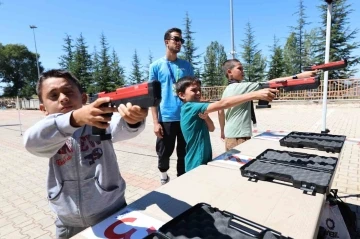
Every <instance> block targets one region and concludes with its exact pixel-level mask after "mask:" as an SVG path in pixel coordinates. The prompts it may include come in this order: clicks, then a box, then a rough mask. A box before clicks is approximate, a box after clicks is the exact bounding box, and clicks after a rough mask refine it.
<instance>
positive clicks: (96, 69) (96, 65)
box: [88, 46, 100, 93]
mask: <svg viewBox="0 0 360 239" xmlns="http://www.w3.org/2000/svg"><path fill="white" fill-rule="evenodd" d="M99 58H100V57H99V53H98V52H97V50H96V46H95V47H94V52H93V54H92V66H91V78H92V80H91V85H90V86H89V89H88V92H89V93H96V92H98V91H99V90H100V89H99V86H98V84H97V83H98V82H99V81H100V80H99V79H100V60H99Z"/></svg>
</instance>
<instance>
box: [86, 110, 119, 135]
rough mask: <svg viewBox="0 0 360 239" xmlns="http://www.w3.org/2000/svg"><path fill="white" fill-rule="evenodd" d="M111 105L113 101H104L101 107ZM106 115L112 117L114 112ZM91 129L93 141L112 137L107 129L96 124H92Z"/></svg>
mask: <svg viewBox="0 0 360 239" xmlns="http://www.w3.org/2000/svg"><path fill="white" fill-rule="evenodd" d="M109 105H111V103H104V104H102V105H101V106H100V107H107V106H109ZM105 115H106V116H109V117H111V116H112V115H113V114H112V113H108V114H105ZM91 130H92V133H91V135H90V140H92V141H103V140H109V139H111V134H107V133H106V129H100V128H97V127H95V126H92V129H91Z"/></svg>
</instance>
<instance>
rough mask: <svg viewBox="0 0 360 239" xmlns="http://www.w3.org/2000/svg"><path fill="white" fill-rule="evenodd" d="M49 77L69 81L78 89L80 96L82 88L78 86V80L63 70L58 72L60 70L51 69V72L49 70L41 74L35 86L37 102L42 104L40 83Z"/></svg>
mask: <svg viewBox="0 0 360 239" xmlns="http://www.w3.org/2000/svg"><path fill="white" fill-rule="evenodd" d="M51 77H56V78H64V79H66V80H67V81H71V82H72V83H74V84H75V85H76V87H77V88H78V89H79V91H80V93H81V94H82V93H83V92H84V91H83V88H82V87H81V85H80V82H79V80H78V79H76V77H75V76H74V75H73V74H71V73H70V72H69V71H65V70H60V69H53V70H49V71H45V72H43V73H42V74H41V76H40V78H39V80H38V82H37V85H36V93H37V95H38V97H39V101H40V102H41V103H42V102H43V100H42V96H41V89H42V83H43V82H44V81H45V80H46V79H48V78H51Z"/></svg>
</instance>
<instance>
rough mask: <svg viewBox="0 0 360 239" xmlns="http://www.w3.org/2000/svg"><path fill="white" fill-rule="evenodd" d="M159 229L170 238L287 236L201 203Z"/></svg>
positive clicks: (244, 238) (274, 237)
mask: <svg viewBox="0 0 360 239" xmlns="http://www.w3.org/2000/svg"><path fill="white" fill-rule="evenodd" d="M159 231H160V232H161V233H162V234H164V235H166V236H167V237H168V238H176V239H187V238H192V239H195V238H202V239H230V238H236V239H250V238H251V239H253V238H262V239H280V238H281V239H283V238H288V237H283V236H281V233H279V232H276V231H273V230H271V229H269V228H266V227H264V226H261V225H259V224H256V223H253V222H251V221H249V220H247V219H245V218H242V217H239V216H236V215H234V214H232V213H229V212H226V211H220V210H219V209H217V208H213V207H211V206H210V205H208V204H206V203H199V204H196V205H195V206H193V207H191V208H190V209H188V210H187V211H185V212H183V213H182V214H180V215H178V216H177V217H175V218H173V219H172V220H171V221H169V222H167V223H166V224H164V225H163V226H162V227H161V228H160V229H159Z"/></svg>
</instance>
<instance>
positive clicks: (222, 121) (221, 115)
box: [218, 110, 225, 139]
mask: <svg viewBox="0 0 360 239" xmlns="http://www.w3.org/2000/svg"><path fill="white" fill-rule="evenodd" d="M218 118H219V124H220V131H221V134H220V137H221V138H222V139H225V132H224V127H225V111H224V110H219V111H218Z"/></svg>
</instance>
